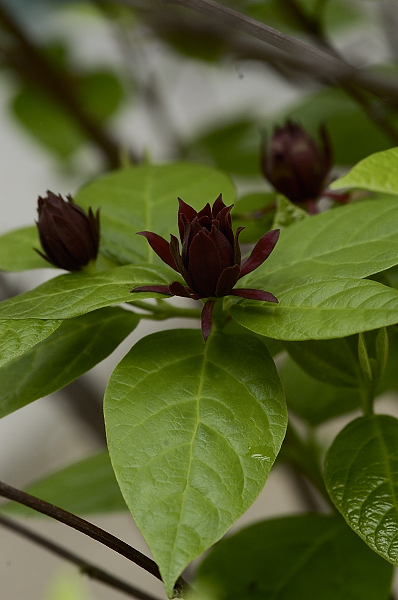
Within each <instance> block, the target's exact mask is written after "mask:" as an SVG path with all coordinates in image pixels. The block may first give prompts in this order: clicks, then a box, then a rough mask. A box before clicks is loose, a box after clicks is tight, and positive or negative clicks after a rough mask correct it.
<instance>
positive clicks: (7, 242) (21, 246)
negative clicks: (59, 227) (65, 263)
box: [0, 226, 54, 271]
mask: <svg viewBox="0 0 398 600" xmlns="http://www.w3.org/2000/svg"><path fill="white" fill-rule="evenodd" d="M34 248H37V249H40V248H41V246H40V242H39V238H38V235H37V227H35V226H33V227H23V228H21V229H15V230H14V231H10V232H8V233H5V234H3V235H1V236H0V270H1V271H26V270H28V269H43V268H49V269H52V268H54V267H53V266H52V265H51V264H50V263H49V262H47V261H46V260H44V258H42V257H41V256H40V254H38V253H37V252H35V251H34Z"/></svg>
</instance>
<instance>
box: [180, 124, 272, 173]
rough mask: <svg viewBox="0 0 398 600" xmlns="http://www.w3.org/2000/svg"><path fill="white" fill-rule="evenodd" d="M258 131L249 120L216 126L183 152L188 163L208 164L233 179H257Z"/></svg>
mask: <svg viewBox="0 0 398 600" xmlns="http://www.w3.org/2000/svg"><path fill="white" fill-rule="evenodd" d="M260 143H261V132H260V128H259V127H258V126H257V125H256V124H255V123H253V122H252V121H248V120H240V119H238V118H237V119H236V120H234V121H233V122H229V123H225V124H223V125H221V126H219V124H218V123H217V125H216V126H214V127H213V128H211V129H210V130H209V131H208V132H207V133H205V134H203V133H201V134H200V136H198V137H197V138H196V139H193V140H192V141H191V142H190V143H189V144H187V145H186V147H185V148H184V156H185V158H188V159H190V160H195V161H199V162H210V163H211V164H214V165H215V166H217V167H219V168H220V169H223V170H224V171H227V173H234V174H236V175H244V176H247V175H250V176H253V175H260Z"/></svg>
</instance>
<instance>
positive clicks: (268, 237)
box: [240, 229, 280, 277]
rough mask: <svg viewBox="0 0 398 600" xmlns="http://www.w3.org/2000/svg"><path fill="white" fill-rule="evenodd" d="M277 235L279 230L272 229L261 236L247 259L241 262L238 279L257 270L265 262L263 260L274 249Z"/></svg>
mask: <svg viewBox="0 0 398 600" xmlns="http://www.w3.org/2000/svg"><path fill="white" fill-rule="evenodd" d="M279 233H280V230H279V229H273V230H272V231H269V232H268V233H266V234H265V235H263V237H262V238H261V239H260V240H259V241H258V242H257V244H256V245H255V246H254V248H253V250H252V252H251V254H250V256H249V258H247V259H246V260H245V261H244V262H243V264H242V266H241V270H240V277H243V276H244V275H247V274H248V273H251V272H252V271H254V269H257V267H259V266H260V265H261V264H262V263H263V262H264V261H265V259H266V258H268V257H269V255H270V254H271V252H272V250H273V249H274V248H275V244H276V242H277V241H278V238H279Z"/></svg>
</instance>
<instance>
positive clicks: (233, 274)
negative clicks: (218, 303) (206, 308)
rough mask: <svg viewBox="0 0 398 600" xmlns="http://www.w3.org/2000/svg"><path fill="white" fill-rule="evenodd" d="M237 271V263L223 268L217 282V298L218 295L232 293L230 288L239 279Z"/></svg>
mask: <svg viewBox="0 0 398 600" xmlns="http://www.w3.org/2000/svg"><path fill="white" fill-rule="evenodd" d="M239 273H240V266H239V265H233V266H232V267H227V268H226V269H224V271H223V272H222V273H221V275H220V277H219V280H218V282H217V288H216V297H217V298H219V297H220V296H228V294H231V293H232V292H231V290H232V288H233V287H234V285H235V283H236V282H237V281H238V279H239Z"/></svg>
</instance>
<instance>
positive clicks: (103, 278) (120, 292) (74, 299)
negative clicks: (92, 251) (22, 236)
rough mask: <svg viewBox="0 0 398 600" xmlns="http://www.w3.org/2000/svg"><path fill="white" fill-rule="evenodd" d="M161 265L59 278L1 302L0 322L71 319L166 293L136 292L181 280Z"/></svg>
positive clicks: (121, 268) (75, 274) (132, 267)
mask: <svg viewBox="0 0 398 600" xmlns="http://www.w3.org/2000/svg"><path fill="white" fill-rule="evenodd" d="M173 273H174V271H172V270H171V269H169V268H165V267H161V266H156V267H155V266H150V265H148V266H146V265H145V266H140V265H135V266H132V265H131V266H130V265H129V266H125V267H117V268H115V269H111V270H110V271H105V272H102V273H97V274H95V275H91V274H90V275H89V274H88V273H84V272H79V273H68V274H67V275H59V277H54V279H50V280H49V281H46V282H45V283H43V284H41V285H39V286H38V287H37V288H35V289H33V290H31V291H29V292H25V293H24V294H20V295H19V296H15V297H14V298H10V299H9V300H4V302H1V303H0V319H70V318H71V317H77V316H79V315H81V314H84V313H88V312H90V311H93V310H96V309H98V308H103V307H105V306H111V305H112V304H120V303H122V302H132V301H133V300H141V299H142V298H148V297H162V298H164V294H152V293H147V292H136V293H134V295H133V294H132V293H131V289H132V288H134V287H137V286H139V285H145V284H148V285H149V284H152V285H156V284H160V285H168V284H170V283H171V281H174V280H176V279H177V277H176V276H175V274H174V275H173Z"/></svg>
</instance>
